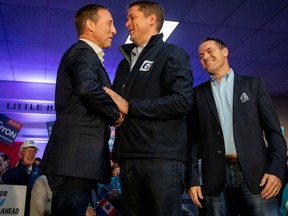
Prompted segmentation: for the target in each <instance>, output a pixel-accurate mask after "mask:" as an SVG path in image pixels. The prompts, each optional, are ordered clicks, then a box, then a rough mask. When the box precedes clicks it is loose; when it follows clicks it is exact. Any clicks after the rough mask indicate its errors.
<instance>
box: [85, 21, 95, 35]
mask: <svg viewBox="0 0 288 216" xmlns="http://www.w3.org/2000/svg"><path fill="white" fill-rule="evenodd" d="M85 25H86V28H87V29H89V31H91V32H92V31H94V27H95V23H94V22H93V21H92V20H91V19H87V20H86V22H85Z"/></svg>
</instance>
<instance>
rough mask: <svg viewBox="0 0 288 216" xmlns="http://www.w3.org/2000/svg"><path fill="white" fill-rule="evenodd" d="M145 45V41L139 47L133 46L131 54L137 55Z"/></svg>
mask: <svg viewBox="0 0 288 216" xmlns="http://www.w3.org/2000/svg"><path fill="white" fill-rule="evenodd" d="M146 45H147V43H146V44H144V45H141V46H139V47H137V46H135V47H134V48H133V50H132V54H133V55H134V56H138V55H139V54H140V53H141V52H142V50H143V49H144V47H145V46H146Z"/></svg>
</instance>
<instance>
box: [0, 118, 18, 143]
mask: <svg viewBox="0 0 288 216" xmlns="http://www.w3.org/2000/svg"><path fill="white" fill-rule="evenodd" d="M22 127H23V125H22V124H21V123H19V122H17V121H15V120H13V119H11V118H9V117H7V116H5V115H3V114H1V113H0V141H2V142H4V143H6V144H8V145H11V144H12V143H13V142H14V140H15V138H16V137H17V135H18V133H19V132H20V130H21V128H22Z"/></svg>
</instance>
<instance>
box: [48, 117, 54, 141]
mask: <svg viewBox="0 0 288 216" xmlns="http://www.w3.org/2000/svg"><path fill="white" fill-rule="evenodd" d="M54 122H55V121H51V122H46V127H47V131H48V137H50V135H51V132H52V127H53V125H54Z"/></svg>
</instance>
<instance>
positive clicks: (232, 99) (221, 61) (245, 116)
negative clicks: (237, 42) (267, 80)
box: [188, 38, 286, 216]
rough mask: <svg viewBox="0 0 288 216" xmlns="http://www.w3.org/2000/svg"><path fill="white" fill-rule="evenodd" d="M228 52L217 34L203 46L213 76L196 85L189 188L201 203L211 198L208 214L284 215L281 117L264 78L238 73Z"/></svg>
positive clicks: (202, 59)
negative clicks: (280, 198)
mask: <svg viewBox="0 0 288 216" xmlns="http://www.w3.org/2000/svg"><path fill="white" fill-rule="evenodd" d="M228 53H229V52H228V48H227V47H226V45H225V44H224V42H222V41H221V40H219V39H215V38H207V39H205V40H204V41H203V42H202V43H201V44H200V46H199V57H200V62H201V64H202V66H203V67H204V69H205V70H206V71H207V72H208V73H209V74H210V80H209V81H207V82H205V83H203V84H201V85H199V86H197V87H196V88H195V89H194V90H195V91H194V101H193V103H194V104H193V110H192V112H191V115H190V118H189V126H190V130H189V132H188V134H190V136H189V140H190V144H191V149H190V150H191V154H190V155H189V157H190V158H189V160H190V163H189V165H190V168H189V170H188V171H189V183H190V185H189V186H190V188H189V190H188V192H189V194H190V197H191V199H192V201H193V202H194V203H195V204H196V205H197V206H198V207H200V208H201V207H202V204H203V202H202V200H203V199H204V198H205V204H206V208H207V213H208V215H229V216H231V215H238V214H239V213H240V214H241V215H255V216H256V215H257V216H258V215H262V216H263V215H267V216H268V215H270V216H271V215H278V214H279V207H278V204H277V200H276V198H275V196H276V195H277V194H278V193H279V190H280V188H281V186H282V181H283V179H284V171H285V161H286V155H285V154H286V143H285V140H284V138H283V136H282V134H281V130H280V124H279V120H278V118H277V115H276V112H275V110H274V107H273V104H272V101H271V98H270V96H269V94H268V93H267V91H266V89H265V87H264V84H263V82H262V81H261V79H258V78H252V77H246V76H240V75H238V74H236V73H234V71H233V69H232V68H230V66H229V63H228ZM264 137H265V138H264ZM199 159H201V164H202V169H201V172H202V182H200V178H199V177H200V174H199V173H200V167H199V165H198V164H199V163H198V160H199Z"/></svg>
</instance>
